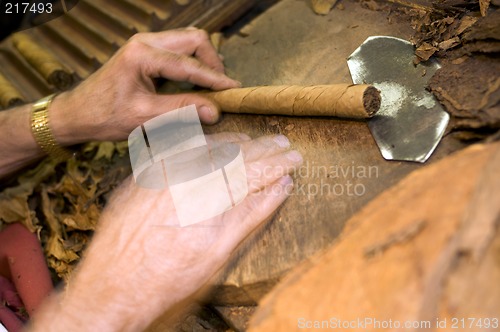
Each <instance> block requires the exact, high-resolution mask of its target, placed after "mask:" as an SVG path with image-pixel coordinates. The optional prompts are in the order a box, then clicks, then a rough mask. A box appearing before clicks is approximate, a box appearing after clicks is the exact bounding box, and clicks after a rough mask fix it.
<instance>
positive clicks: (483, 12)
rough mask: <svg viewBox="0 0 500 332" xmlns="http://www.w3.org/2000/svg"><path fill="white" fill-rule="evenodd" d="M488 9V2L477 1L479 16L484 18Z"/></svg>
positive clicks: (486, 0) (484, 0) (485, 0)
mask: <svg viewBox="0 0 500 332" xmlns="http://www.w3.org/2000/svg"><path fill="white" fill-rule="evenodd" d="M489 7H490V0H479V11H480V12H481V16H486V14H487V13H488V8H489Z"/></svg>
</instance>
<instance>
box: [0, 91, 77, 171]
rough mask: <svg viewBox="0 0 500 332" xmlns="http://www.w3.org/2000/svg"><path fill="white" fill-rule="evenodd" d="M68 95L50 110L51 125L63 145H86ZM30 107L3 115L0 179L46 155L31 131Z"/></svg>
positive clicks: (5, 112) (58, 100) (6, 112)
mask: <svg viewBox="0 0 500 332" xmlns="http://www.w3.org/2000/svg"><path fill="white" fill-rule="evenodd" d="M68 97H69V94H68V93H65V94H62V95H60V96H57V97H56V98H55V99H54V101H53V102H52V104H51V106H50V108H49V125H50V128H51V130H52V133H53V134H54V136H55V138H56V141H57V142H58V143H59V144H61V145H63V146H67V145H72V144H76V143H80V142H83V140H84V138H83V136H82V135H78V132H79V131H81V130H80V128H82V124H81V122H79V121H78V119H75V118H74V115H72V114H71V110H69V109H68V105H71V103H72V102H71V101H69V100H68ZM32 106H33V104H27V105H23V106H19V107H16V108H12V109H10V110H6V111H2V112H0V178H2V177H5V176H7V175H8V174H10V173H13V172H15V171H16V170H18V169H21V168H22V167H24V166H27V165H29V164H30V163H31V162H33V161H34V160H36V159H38V158H41V157H43V156H44V155H45V153H44V152H43V151H42V149H40V147H39V146H38V144H37V143H36V141H35V138H34V136H33V134H32V132H31V109H32Z"/></svg>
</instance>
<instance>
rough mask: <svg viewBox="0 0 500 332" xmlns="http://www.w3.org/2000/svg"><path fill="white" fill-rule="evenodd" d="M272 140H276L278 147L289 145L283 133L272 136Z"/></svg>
mask: <svg viewBox="0 0 500 332" xmlns="http://www.w3.org/2000/svg"><path fill="white" fill-rule="evenodd" d="M274 142H276V144H278V146H279V147H280V148H288V147H289V146H290V141H289V140H288V138H287V137H286V136H285V135H277V136H276V137H275V138H274Z"/></svg>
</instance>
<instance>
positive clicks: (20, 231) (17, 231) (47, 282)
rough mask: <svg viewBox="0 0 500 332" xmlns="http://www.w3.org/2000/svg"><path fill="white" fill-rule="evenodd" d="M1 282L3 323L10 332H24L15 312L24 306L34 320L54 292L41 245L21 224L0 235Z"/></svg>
mask: <svg viewBox="0 0 500 332" xmlns="http://www.w3.org/2000/svg"><path fill="white" fill-rule="evenodd" d="M2 277H3V278H2ZM0 278H1V279H0V297H1V298H0V300H1V303H0V322H2V324H4V325H5V327H6V328H7V329H8V330H9V331H10V332H12V331H17V330H20V328H21V327H22V320H21V319H20V317H19V316H18V315H16V314H15V313H14V312H13V311H12V310H11V309H13V308H20V307H22V304H24V307H25V308H26V311H27V313H28V315H30V316H31V315H32V314H33V313H34V312H35V310H36V308H37V307H38V306H39V305H40V304H41V303H42V301H43V300H45V299H46V298H47V297H48V296H49V294H50V293H51V292H52V289H53V286H52V281H51V279H50V273H49V269H48V267H47V264H46V262H45V257H44V255H43V252H42V247H41V245H40V242H39V241H38V238H37V237H36V235H35V234H32V233H31V232H30V231H28V230H27V229H26V228H25V227H24V226H23V225H21V224H11V225H9V226H7V227H6V228H5V229H4V230H3V231H2V232H0ZM9 284H10V285H9ZM16 292H17V293H16ZM17 294H19V296H17ZM19 298H20V300H22V303H20V300H19ZM4 303H5V304H7V305H4ZM14 318H18V321H17V322H16V321H15V319H14ZM4 320H5V321H4ZM9 325H10V326H9Z"/></svg>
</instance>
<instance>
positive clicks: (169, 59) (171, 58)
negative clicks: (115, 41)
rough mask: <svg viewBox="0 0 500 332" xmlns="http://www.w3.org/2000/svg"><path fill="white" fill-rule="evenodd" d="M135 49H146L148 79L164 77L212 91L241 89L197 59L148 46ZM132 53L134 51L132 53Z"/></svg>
mask: <svg viewBox="0 0 500 332" xmlns="http://www.w3.org/2000/svg"><path fill="white" fill-rule="evenodd" d="M142 45H143V46H135V47H134V48H135V49H137V48H141V47H142V48H144V50H143V51H142V52H138V53H137V54H136V55H135V56H136V57H137V56H138V55H140V54H141V53H142V54H143V55H141V58H142V59H147V61H141V62H140V63H141V65H142V70H143V73H144V74H145V75H146V76H147V77H151V78H157V77H163V78H166V79H170V80H173V81H179V82H190V83H193V84H196V85H199V86H203V87H206V88H209V89H212V90H223V89H229V88H235V87H239V86H240V85H241V84H240V83H239V82H238V81H235V80H233V79H231V78H229V77H227V76H226V75H224V74H223V73H221V72H218V71H215V70H213V69H212V68H210V67H208V66H207V65H205V64H204V63H202V62H200V61H198V60H197V59H195V58H192V57H189V56H186V55H182V54H176V53H172V52H168V51H165V50H161V49H158V48H154V47H151V46H149V45H146V44H142ZM131 52H132V51H131Z"/></svg>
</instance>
